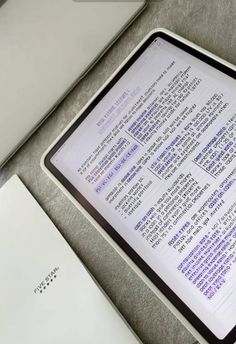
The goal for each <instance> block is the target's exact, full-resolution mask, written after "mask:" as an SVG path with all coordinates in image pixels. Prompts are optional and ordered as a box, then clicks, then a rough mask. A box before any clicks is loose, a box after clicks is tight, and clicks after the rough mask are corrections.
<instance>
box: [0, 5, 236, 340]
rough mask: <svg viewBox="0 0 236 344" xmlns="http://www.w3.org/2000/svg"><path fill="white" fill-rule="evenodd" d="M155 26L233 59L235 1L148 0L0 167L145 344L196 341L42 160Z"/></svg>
mask: <svg viewBox="0 0 236 344" xmlns="http://www.w3.org/2000/svg"><path fill="white" fill-rule="evenodd" d="M156 27H166V28H168V29H170V30H173V31H174V32H176V33H178V34H180V35H182V36H184V37H186V38H187V39H189V40H191V41H193V42H194V43H197V44H198V45H200V46H202V47H203V48H205V49H208V50H209V51H211V52H213V53H215V54H217V55H219V56H220V57H222V58H224V59H226V60H228V61H229V62H231V63H234V64H236V0H224V1H221V0H208V1H204V0H160V1H153V2H150V4H149V6H148V8H147V9H146V10H145V11H144V12H143V14H142V15H141V16H140V17H139V18H138V19H137V20H136V21H135V22H134V23H133V24H132V25H131V26H130V27H129V28H128V30H127V31H126V32H125V33H124V34H123V35H122V37H121V38H120V39H119V40H118V41H117V42H116V43H115V44H114V45H113V47H112V48H111V49H110V50H109V51H108V52H107V53H106V55H105V56H103V57H102V59H101V60H100V61H99V62H98V63H97V65H96V66H95V67H94V68H93V69H92V70H91V71H90V72H89V73H88V74H87V76H86V77H85V78H84V79H83V80H82V81H81V82H80V83H79V85H78V86H77V87H75V89H74V90H73V91H72V92H71V93H70V94H69V95H68V96H67V98H66V99H65V100H64V101H63V103H62V104H61V105H60V106H59V107H58V108H57V110H56V111H55V112H54V113H53V114H52V115H51V116H50V118H48V119H47V120H46V121H45V123H44V124H43V125H42V126H41V128H40V129H39V130H38V131H37V132H36V133H35V134H34V135H33V136H32V137H31V139H30V140H28V142H27V143H25V144H24V146H23V147H22V148H21V149H20V150H19V151H18V153H17V154H16V155H15V156H14V157H13V158H12V159H11V160H10V161H9V162H8V163H7V164H6V165H5V167H4V168H3V169H2V170H1V171H0V185H2V184H3V183H4V182H5V181H7V179H8V178H9V177H10V176H11V175H12V174H14V173H17V174H18V175H19V176H20V178H21V179H22V180H23V182H24V183H25V184H26V186H27V187H28V188H29V189H30V191H31V192H32V194H33V195H34V196H35V197H36V199H37V200H38V201H39V203H40V205H41V206H42V208H43V209H44V210H45V211H46V212H47V214H48V215H49V216H50V218H51V219H52V220H53V221H54V223H55V224H56V226H57V227H58V229H59V230H60V232H61V233H62V234H63V236H64V237H65V238H66V240H67V241H68V242H69V244H70V245H71V247H72V248H73V249H74V250H75V252H76V253H77V254H78V256H79V257H80V258H81V260H82V261H83V262H84V263H85V265H86V266H87V267H88V269H89V270H90V272H91V273H92V274H93V275H94V277H95V278H96V279H97V281H98V282H99V283H100V285H101V286H102V287H103V289H104V290H105V292H106V293H107V294H108V295H109V296H110V298H111V300H112V301H113V302H114V303H115V305H116V306H117V307H118V309H119V310H120V312H121V313H122V314H123V315H124V317H125V318H126V319H127V321H128V322H129V323H130V325H131V326H132V328H133V329H134V330H135V331H136V333H137V334H138V335H139V337H140V339H141V340H142V341H143V343H145V344H158V343H164V344H172V343H174V344H179V343H185V344H188V343H194V341H195V339H194V338H193V337H192V336H191V334H189V332H188V331H187V330H186V329H185V328H184V327H183V326H182V325H181V324H180V322H179V321H178V320H177V319H176V318H175V317H174V316H173V315H172V314H171V312H170V311H169V310H168V309H167V308H166V307H165V306H164V305H163V304H162V303H161V302H160V301H159V300H158V299H157V297H156V296H155V295H154V294H153V293H152V291H150V290H149V288H148V287H147V286H146V285H145V284H144V282H143V281H142V280H141V279H140V278H139V277H138V276H137V275H136V273H135V272H133V271H132V270H131V268H130V267H129V266H128V265H127V264H126V263H125V262H124V260H123V259H122V258H121V257H120V256H119V255H118V254H117V253H116V252H115V251H114V249H113V248H112V247H111V246H110V245H109V244H108V243H107V242H106V241H105V240H104V239H103V238H102V237H101V235H100V234H99V233H98V232H97V231H96V229H95V228H94V227H93V226H92V225H91V224H90V223H89V222H88V221H87V220H86V219H85V218H84V216H82V215H81V214H80V212H79V211H78V210H77V209H76V208H75V207H74V206H73V204H72V203H71V202H70V201H69V200H68V199H67V198H66V197H65V196H64V195H63V193H62V192H61V191H60V190H59V189H58V188H57V187H56V186H55V185H54V184H53V183H52V182H51V180H50V179H49V178H48V177H47V176H46V175H45V174H44V173H43V172H42V170H41V168H40V166H39V161H40V157H41V155H42V154H43V152H44V151H45V150H46V148H47V147H48V146H49V144H50V143H51V142H52V141H53V140H54V139H55V138H56V137H57V136H58V134H60V132H61V131H62V130H63V129H64V128H65V126H66V125H67V124H68V123H69V122H70V121H71V120H72V119H73V118H74V116H75V115H76V113H77V112H78V111H79V110H80V109H81V108H82V107H83V106H84V105H85V104H86V102H87V101H88V100H89V99H90V98H91V97H92V95H93V94H94V93H95V92H96V91H97V89H98V88H99V87H100V86H101V85H102V84H103V83H104V82H105V80H106V79H107V78H108V77H109V76H110V75H111V73H112V72H113V71H114V70H115V69H116V68H117V67H118V66H119V64H120V63H121V62H122V61H123V59H124V58H125V57H126V56H127V55H128V54H129V53H130V52H131V50H132V49H133V48H134V47H135V46H136V45H137V44H138V43H139V41H140V40H141V39H142V38H143V37H144V36H145V35H146V34H147V33H148V32H149V31H150V30H151V29H153V28H156ZM19 121H20V118H19ZM16 125H17V124H16Z"/></svg>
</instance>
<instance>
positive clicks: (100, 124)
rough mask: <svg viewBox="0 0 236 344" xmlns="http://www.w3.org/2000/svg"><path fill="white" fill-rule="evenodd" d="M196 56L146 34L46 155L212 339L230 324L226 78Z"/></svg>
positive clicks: (234, 227) (231, 87)
mask: <svg viewBox="0 0 236 344" xmlns="http://www.w3.org/2000/svg"><path fill="white" fill-rule="evenodd" d="M194 55H195V56H194ZM198 55H199V56H200V55H201V54H200V53H196V52H195V53H193V52H192V51H191V49H190V48H187V47H185V49H183V44H182V46H181V44H174V40H173V39H172V40H171V39H166V37H165V35H158V34H156V35H154V36H152V38H151V39H149V41H148V43H146V45H145V47H142V48H141V49H140V50H139V51H138V53H136V55H135V57H133V59H132V61H131V62H129V64H128V65H126V66H125V67H124V68H123V69H122V70H121V72H120V73H119V75H118V76H117V77H116V78H115V79H114V80H113V81H112V82H111V84H109V85H108V86H107V87H106V89H105V90H104V91H103V92H102V94H101V95H99V97H98V98H97V99H96V100H95V102H93V103H92V104H91V105H90V107H89V108H88V109H87V110H86V112H85V114H83V115H82V117H81V118H79V120H78V122H76V123H75V124H74V125H73V127H72V129H70V131H69V132H68V133H67V134H66V135H65V136H64V137H63V138H62V140H60V142H59V144H57V146H56V148H54V149H53V150H52V152H51V153H50V155H49V158H48V159H49V162H48V164H49V165H50V166H49V169H51V170H53V173H54V174H56V175H57V176H58V178H59V179H61V180H62V182H63V184H64V185H65V186H66V187H67V188H68V185H71V186H72V193H73V194H74V196H75V197H76V198H77V199H79V201H81V203H82V204H83V201H84V206H85V207H86V208H87V210H88V211H89V212H90V213H92V215H93V216H94V217H95V218H96V219H97V220H98V222H100V223H102V225H103V227H104V228H105V230H108V229H107V228H110V230H111V229H112V231H113V232H116V233H117V234H118V235H119V237H121V238H122V242H123V243H124V242H125V243H126V244H127V245H128V246H127V247H129V248H131V251H132V252H135V255H136V257H137V256H138V257H139V258H140V259H141V261H142V262H144V263H145V265H144V266H142V269H143V270H144V271H145V269H146V268H147V267H148V268H150V270H151V271H152V273H154V274H155V275H156V276H158V280H159V281H160V280H161V281H163V283H164V285H166V286H167V287H168V288H169V289H166V290H167V291H166V293H167V297H168V293H169V292H170V293H173V294H174V295H175V296H176V299H175V298H173V297H172V298H171V300H172V302H173V303H175V305H176V306H177V307H178V308H179V309H180V310H181V311H182V313H183V314H184V315H185V316H186V317H187V318H189V317H190V318H191V319H189V320H190V321H191V322H192V323H193V324H194V326H195V327H197V326H198V321H199V324H201V326H203V327H204V326H206V328H207V330H206V329H204V331H203V330H202V332H201V329H199V328H197V329H198V330H199V331H200V332H201V333H203V335H204V336H205V338H207V339H208V340H209V341H212V343H213V342H214V343H216V339H217V340H222V339H223V338H225V337H226V336H227V335H228V334H229V333H230V332H231V331H232V330H233V328H234V327H235V325H236V288H235V284H236V198H235V194H236V135H235V133H236V96H235V94H236V81H235V73H234V74H233V71H231V73H232V74H231V75H230V73H229V72H227V73H226V72H225V70H224V66H222V68H221V69H222V70H220V69H219V68H218V66H217V63H216V62H214V61H211V63H209V61H207V58H206V57H204V55H201V56H200V58H199V56H198ZM209 60H210V59H209ZM211 64H212V65H211ZM219 65H220V64H219ZM225 69H227V67H225ZM62 176H63V178H62ZM77 191H78V192H77ZM85 200H86V202H87V203H86V202H85ZM118 241H119V240H118ZM122 242H121V244H120V246H122ZM126 252H127V250H126ZM128 253H129V250H128ZM130 255H131V258H133V257H132V253H130ZM147 274H148V273H147ZM158 280H157V284H158ZM154 282H155V281H154ZM164 292H165V290H164ZM166 293H165V294H166ZM183 304H184V306H183ZM181 305H182V306H181ZM181 307H182V308H181ZM187 309H188V310H190V313H188V312H187ZM189 314H190V315H189ZM188 315H189V316H188ZM196 319H197V320H196ZM202 324H203V325H202ZM203 327H202V328H203ZM207 331H209V333H208V332H207ZM231 334H232V332H231ZM214 336H215V337H214ZM212 338H214V339H212ZM234 338H235V337H234ZM227 343H228V341H227Z"/></svg>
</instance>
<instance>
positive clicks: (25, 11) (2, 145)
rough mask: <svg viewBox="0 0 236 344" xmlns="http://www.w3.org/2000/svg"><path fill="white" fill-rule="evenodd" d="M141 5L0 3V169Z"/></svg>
mask: <svg viewBox="0 0 236 344" xmlns="http://www.w3.org/2000/svg"><path fill="white" fill-rule="evenodd" d="M144 5H145V0H140V1H130V2H129V1H121V2H118V1H105V2H100V1H95V2H93V1H88V2H85V1H84V2H83V1H78V0H77V1H75V0H40V1H38V0H0V70H1V72H0V166H1V165H3V163H4V162H5V161H6V160H7V159H8V158H9V157H10V156H11V155H12V154H13V153H14V152H15V151H16V149H17V148H18V147H19V146H20V145H21V144H22V143H23V142H24V141H25V140H26V139H27V138H28V137H29V135H30V134H31V133H32V131H33V130H34V129H35V128H37V127H38V126H39V124H40V123H41V122H42V120H43V119H45V117H46V116H47V115H48V114H49V113H50V112H51V111H52V110H53V108H54V107H55V106H56V105H57V104H58V103H59V101H61V99H62V97H63V96H65V95H66V94H67V93H68V91H69V90H70V89H71V88H72V87H73V85H74V84H75V83H76V82H77V81H78V80H79V79H81V78H82V76H83V75H84V73H85V72H86V70H88V68H89V67H90V66H91V65H92V64H93V63H94V62H95V61H96V60H97V59H98V57H99V56H101V53H102V52H104V50H105V49H106V47H108V46H109V45H110V44H111V43H112V42H113V41H114V39H115V38H116V37H117V36H118V34H119V33H121V32H122V31H123V30H124V29H125V27H126V26H127V24H128V23H129V22H130V21H131V20H132V19H134V18H135V17H136V16H137V15H138V14H139V13H140V11H141V10H142V9H143V8H144Z"/></svg>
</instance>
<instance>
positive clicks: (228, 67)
mask: <svg viewBox="0 0 236 344" xmlns="http://www.w3.org/2000/svg"><path fill="white" fill-rule="evenodd" d="M157 37H162V38H164V39H165V40H167V41H168V42H170V43H172V44H174V45H176V46H177V47H179V48H181V49H182V50H184V51H186V52H187V53H190V54H191V55H193V56H195V57H197V58H199V59H200V60H202V61H204V62H206V63H208V64H209V65H211V66H213V67H215V68H216V69H218V70H220V71H222V72H223V73H225V74H227V75H229V76H230V77H232V78H233V79H236V67H235V66H234V65H232V64H230V63H228V62H226V61H224V60H223V59H221V58H219V57H217V56H215V55H214V54H212V53H209V52H208V51H206V50H204V49H202V48H200V47H198V46H197V45H195V44H193V43H191V42H189V41H188V40H186V39H184V38H182V37H180V36H178V35H176V34H174V33H172V32H171V31H169V30H166V29H163V28H160V29H156V30H153V31H151V32H150V33H149V34H148V35H147V36H146V37H145V38H144V39H143V40H142V41H141V42H140V44H139V45H138V46H137V47H136V48H135V49H134V50H133V51H132V52H131V54H130V55H129V56H128V57H127V58H126V59H125V61H124V62H123V63H122V64H121V65H120V67H119V68H118V69H117V70H116V71H115V72H114V73H113V74H112V75H111V77H110V78H109V79H108V80H107V81H106V83H105V84H104V85H103V86H102V87H101V88H100V89H99V90H98V91H97V92H96V94H95V95H94V96H93V98H92V99H91V100H90V101H89V102H88V103H87V104H86V105H85V107H84V108H83V109H82V110H81V111H80V112H79V113H78V115H77V116H76V117H75V118H74V120H73V121H72V122H71V123H70V124H69V125H68V126H67V127H66V128H65V130H64V131H63V132H62V133H61V135H60V136H59V137H58V138H57V139H56V140H55V141H54V142H53V144H52V145H51V146H50V147H49V148H48V150H47V151H46V152H45V153H44V155H43V157H42V159H41V167H42V169H43V170H44V171H45V172H46V173H47V175H48V176H49V177H50V178H51V179H52V180H53V181H54V182H55V183H56V184H57V186H59V188H60V189H61V190H62V191H63V192H64V193H65V194H66V196H67V197H68V198H69V199H70V200H71V201H72V202H73V203H74V204H75V206H76V207H77V208H78V209H79V210H80V211H81V212H82V213H83V215H84V216H85V217H86V218H87V219H88V220H89V221H90V222H91V223H92V224H93V225H94V226H95V227H96V228H97V229H98V230H99V232H100V233H101V234H102V235H103V236H104V237H105V239H106V240H107V241H108V242H109V243H110V244H111V245H112V246H113V247H114V248H115V250H116V251H117V252H118V253H119V254H120V255H121V256H122V257H123V258H124V259H125V261H126V262H127V263H128V264H129V265H130V266H131V267H132V268H133V270H134V271H135V272H136V273H137V274H138V275H139V276H140V277H141V278H142V279H143V281H144V282H145V283H146V284H147V285H148V286H149V287H150V288H151V290H152V291H153V292H154V293H155V294H156V295H157V296H158V297H159V298H160V299H161V300H162V301H163V302H164V303H165V304H166V306H167V307H168V308H169V309H170V310H171V311H172V312H173V313H174V314H175V316H176V317H177V318H178V319H179V320H180V321H181V322H182V323H183V324H184V326H185V327H186V328H187V329H188V330H189V331H190V332H191V333H192V334H193V335H194V336H195V337H196V339H198V340H199V341H200V342H201V343H203V344H205V343H212V344H233V343H235V342H236V326H235V327H234V328H233V330H232V331H231V332H230V333H229V334H228V335H227V336H226V337H225V338H224V339H223V340H219V339H218V338H217V337H216V336H215V335H214V334H213V333H212V332H211V331H210V330H209V329H208V328H207V326H206V325H205V324H204V323H203V322H202V321H201V320H200V319H199V318H198V317H197V316H196V315H195V314H194V313H193V312H192V311H191V310H190V308H189V307H188V306H187V305H186V304H185V303H184V302H183V301H182V300H181V299H180V298H179V297H178V296H177V295H176V294H175V293H174V292H173V291H172V290H171V289H170V287H168V286H167V285H166V284H165V282H164V281H162V280H161V278H160V277H159V276H158V275H157V274H156V273H155V272H154V271H153V270H152V269H151V268H150V267H149V266H148V265H147V263H145V262H144V260H143V259H142V258H141V257H140V256H139V255H138V254H137V253H136V252H135V251H134V249H132V247H130V246H129V245H128V244H127V242H126V241H125V240H124V239H123V238H122V237H121V236H120V235H119V234H118V232H117V231H116V230H115V229H114V228H113V227H112V226H111V225H110V224H109V223H108V222H107V221H106V220H105V219H104V218H103V217H102V215H101V214H99V213H98V211H97V210H96V209H95V208H94V207H93V206H92V205H91V204H90V203H89V202H88V201H87V200H86V199H85V197H84V196H82V195H81V194H80V192H79V191H78V190H77V189H76V188H75V187H74V186H73V185H72V184H71V183H70V182H69V181H68V180H67V179H66V178H65V177H64V176H63V175H62V174H61V173H60V172H59V171H58V170H57V168H56V167H55V166H54V165H53V164H52V163H51V162H50V159H51V157H52V156H53V155H54V154H55V152H56V151H57V150H58V149H60V147H61V146H62V145H63V143H64V142H65V141H66V140H67V139H68V137H69V136H70V135H71V134H72V133H73V132H74V130H75V129H76V128H77V127H78V126H79V124H80V123H81V122H82V121H83V120H84V119H85V118H86V117H87V116H88V115H89V113H90V112H91V111H92V109H93V108H94V107H95V106H96V105H97V104H98V103H99V102H100V100H101V99H102V98H103V97H104V96H105V94H106V93H107V92H108V91H109V90H110V89H111V88H112V87H113V86H114V85H115V83H116V82H117V81H118V80H119V79H120V77H121V76H122V75H123V74H124V73H125V72H126V71H127V69H128V68H129V67H130V66H131V65H132V64H133V63H134V62H135V60H136V59H137V58H138V57H139V56H140V54H141V53H142V52H143V51H144V50H145V49H146V48H147V47H148V46H149V45H150V43H151V42H152V41H153V40H154V39H155V38H157Z"/></svg>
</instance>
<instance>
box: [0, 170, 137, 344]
mask: <svg viewBox="0 0 236 344" xmlns="http://www.w3.org/2000/svg"><path fill="white" fill-rule="evenodd" d="M0 237H1V240H0V272H1V280H0V343H4V344H90V343H91V344H92V343H93V344H94V343H96V344H97V343H99V344H100V343H101V344H116V343H117V344H137V343H140V341H139V340H138V339H137V337H136V336H135V334H134V333H133V332H132V330H131V329H130V328H129V327H128V325H127V324H126V323H125V321H124V320H123V319H122V317H121V316H120V315H119V314H118V312H117V311H116V309H115V308H114V307H113V306H112V305H111V303H110V301H108V299H107V298H106V296H105V295H104V294H103V292H102V291H101V290H100V289H99V287H98V286H97V285H96V283H95V282H94V280H93V279H92V277H91V276H90V275H89V273H88V272H87V271H86V269H85V268H84V266H83V265H82V263H81V262H80V261H79V259H78V258H77V256H76V255H75V254H74V252H73V251H72V250H71V248H70V247H69V245H68V244H67V243H66V241H65V240H64V238H63V237H62V236H61V234H60V233H59V232H58V230H57V229H56V227H55V226H54V225H53V223H52V222H51V221H50V220H49V218H48V217H47V216H46V214H45V213H44V212H43V210H42V209H41V208H40V206H39V205H38V203H37V202H36V201H35V200H34V198H33V197H32V196H31V194H30V193H29V191H28V190H27V189H26V188H25V186H24V185H23V184H22V182H21V181H20V179H19V178H18V177H17V176H14V177H12V178H11V179H10V181H8V182H7V183H6V184H5V185H4V186H3V187H2V188H1V189H0Z"/></svg>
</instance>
